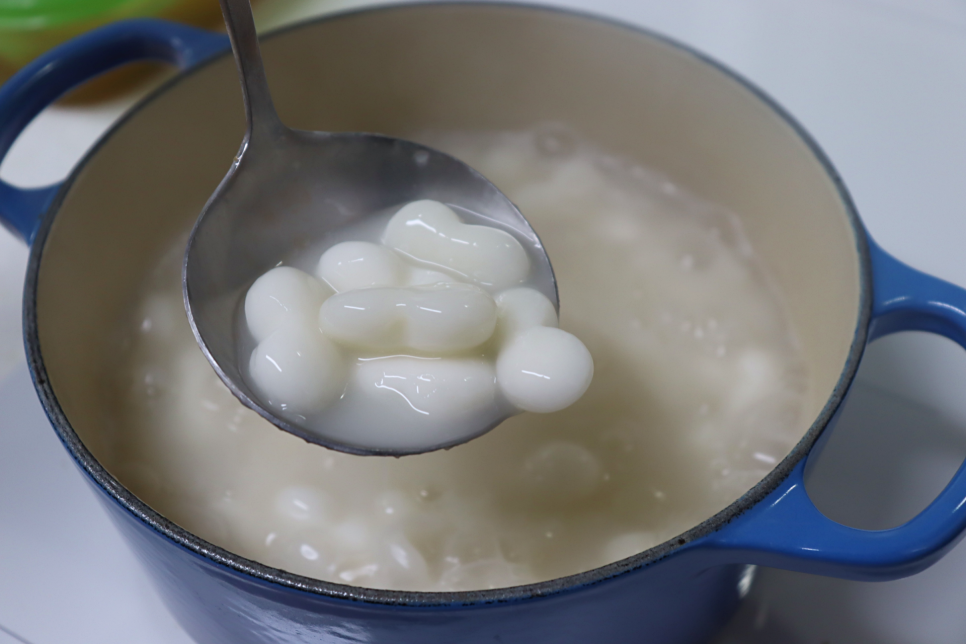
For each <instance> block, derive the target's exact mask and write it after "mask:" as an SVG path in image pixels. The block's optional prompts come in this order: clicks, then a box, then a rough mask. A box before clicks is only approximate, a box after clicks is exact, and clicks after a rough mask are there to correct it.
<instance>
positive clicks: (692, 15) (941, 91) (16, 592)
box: [0, 0, 966, 644]
mask: <svg viewBox="0 0 966 644" xmlns="http://www.w3.org/2000/svg"><path fill="white" fill-rule="evenodd" d="M212 1H213V0H212ZM285 1H290V2H294V3H295V4H299V5H304V6H303V7H302V8H300V9H298V10H299V11H303V12H307V11H310V10H312V9H307V8H306V7H308V2H309V0H265V4H264V5H263V9H262V17H263V20H264V21H265V22H266V23H267V22H278V20H279V19H280V18H279V15H280V14H281V13H284V12H280V11H279V7H280V6H281V4H282V3H283V2H285ZM360 3H361V1H360V0H341V1H339V0H335V2H334V3H330V5H329V6H331V5H332V4H343V5H345V4H360ZM547 4H558V5H563V6H569V7H576V8H582V9H587V10H592V11H596V12H598V13H601V14H604V15H609V16H613V17H616V18H620V19H623V20H626V21H629V22H632V23H636V24H640V25H644V26H647V27H650V28H652V29H654V30H657V31H659V32H663V33H665V34H668V35H670V36H672V37H674V38H677V39H679V40H681V41H683V42H685V43H688V44H691V45H693V46H695V47H697V48H698V49H700V50H703V51H704V52H706V53H708V54H710V55H712V56H714V57H716V58H717V59H719V60H721V61H723V62H724V63H726V64H727V65H729V66H731V67H732V68H733V69H735V70H737V71H738V72H740V73H741V74H743V75H744V76H746V77H747V78H749V79H751V80H752V81H753V82H754V83H756V84H758V85H759V86H760V87H762V88H763V89H764V90H765V91H766V92H768V93H769V94H771V95H772V96H773V97H775V98H776V99H777V100H778V101H779V102H780V103H782V104H783V105H784V106H785V107H786V108H787V109H788V110H789V111H790V112H791V113H792V114H793V115H795V117H796V118H798V119H799V121H800V122H801V123H802V124H803V125H804V126H805V127H806V128H807V129H808V130H809V131H810V132H811V133H812V134H813V135H814V137H815V138H816V139H817V140H818V142H819V144H820V145H821V146H822V147H823V148H824V149H825V151H826V152H827V153H828V154H829V156H830V157H831V159H832V161H833V163H834V164H835V165H836V167H837V168H838V170H839V171H840V173H841V174H842V176H843V177H844V179H845V182H846V184H847V185H848V186H849V188H850V190H851V192H852V195H853V197H854V199H855V201H856V203H857V205H858V208H859V211H860V213H861V214H862V217H863V219H864V221H865V222H866V224H867V226H868V228H869V230H870V232H871V233H872V235H873V236H874V237H875V238H876V239H877V240H878V241H879V242H880V243H881V244H882V245H883V246H884V247H885V248H887V249H888V250H890V251H891V252H892V253H894V254H895V255H897V256H898V257H899V258H901V259H903V260H905V261H907V262H909V263H911V264H913V265H914V266H916V267H918V268H921V269H923V270H926V271H929V272H931V273H934V274H936V275H939V276H941V277H943V278H945V279H948V280H950V281H953V282H956V283H958V284H963V285H966V261H964V258H963V253H962V245H963V242H964V241H966V213H964V209H966V181H964V180H963V179H962V178H961V177H962V176H963V175H964V173H966V1H964V0H673V1H671V0H596V2H591V1H590V0H556V1H555V2H552V3H549V2H548V3H547ZM134 99H135V97H134V96H133V95H132V96H125V97H122V98H120V99H117V100H115V101H112V102H110V103H101V104H98V105H93V106H71V107H55V108H51V109H49V110H47V111H46V112H45V113H44V114H42V115H41V116H40V117H39V118H38V119H37V120H36V121H35V122H34V123H33V124H32V125H31V126H30V128H28V131H27V132H26V133H25V134H24V135H23V136H22V137H21V138H20V140H18V142H17V144H16V145H15V147H14V149H13V150H12V152H11V154H10V155H9V157H8V159H7V160H6V161H5V163H4V164H3V166H2V167H0V176H2V177H3V178H4V179H6V180H8V181H12V182H14V183H17V184H19V185H25V186H28V185H29V186H36V185H43V184H45V183H48V182H50V181H54V180H57V179H60V178H62V177H63V176H64V175H66V173H67V172H68V170H69V169H70V167H71V166H72V165H73V164H74V163H75V162H76V160H77V159H78V158H79V156H80V155H81V154H82V153H83V152H84V150H86V149H87V148H88V147H89V146H90V145H91V144H92V143H93V142H94V141H95V140H96V139H97V137H98V136H99V135H100V133H101V132H102V131H103V130H104V128H106V127H107V126H108V125H109V124H110V123H111V122H112V121H113V119H115V118H116V117H117V116H118V115H119V114H121V113H122V112H123V110H124V109H126V107H127V106H128V105H129V104H130V103H131V102H132V101H133V100H134ZM25 262H26V251H25V250H24V249H23V248H22V247H20V246H19V245H18V243H16V242H15V241H14V240H13V239H12V238H11V237H9V236H8V235H6V234H5V232H4V231H3V230H2V229H0V644H15V643H22V642H28V643H29V644H55V643H62V642H71V644H87V643H90V644H115V643H116V644H130V643H131V642H138V643H140V644H154V643H158V644H160V643H162V642H163V643H165V644H188V643H189V642H190V640H189V638H188V637H187V636H186V635H185V634H184V633H183V632H182V631H181V630H180V628H179V627H178V625H177V624H176V623H175V622H174V621H173V619H172V618H171V617H170V616H169V615H168V614H167V612H166V611H165V609H164V607H163V606H162V605H161V603H160V601H159V599H158V598H157V596H156V595H155V593H154V591H153V590H152V588H151V586H150V584H149V582H148V581H147V579H146V577H145V575H144V574H143V572H142V571H141V569H140V568H139V566H138V564H137V562H136V561H135V560H134V558H133V556H132V555H131V553H130V552H129V551H128V549H127V547H126V546H125V545H124V544H123V542H122V541H121V540H120V538H119V537H118V535H117V534H116V533H115V531H114V529H113V528H112V526H111V525H110V524H109V523H108V521H107V517H106V516H105V515H104V513H103V510H101V508H100V507H99V505H97V503H96V501H95V500H94V497H93V494H92V492H91V491H89V489H88V487H87V485H86V484H85V483H84V481H83V480H82V478H81V475H80V473H79V472H78V470H77V468H76V467H75V466H74V465H73V464H72V462H71V461H70V459H69V457H68V456H67V454H66V452H65V450H64V449H63V448H62V447H61V445H60V444H59V442H58V440H57V438H56V437H55V435H54V433H53V431H52V430H51V429H50V428H49V425H48V423H47V421H46V418H45V416H44V414H43V411H42V410H41V408H40V405H39V403H38V402H37V399H36V396H35V395H34V392H33V387H32V385H31V383H30V378H29V376H28V374H27V370H26V367H25V365H24V361H23V349H22V346H21V344H20V338H19V332H20V322H19V298H20V290H21V284H22V279H23V277H22V276H23V269H24V265H25ZM963 383H966V360H964V356H963V355H962V354H961V352H960V351H959V350H957V349H956V348H955V347H954V346H953V345H952V344H951V343H949V342H948V341H945V340H940V339H937V338H933V337H929V336H923V335H919V334H907V335H904V336H897V337H894V338H889V339H886V340H883V341H881V342H879V343H877V344H875V345H873V347H872V348H871V349H870V351H869V353H868V356H867V359H866V361H865V363H864V364H863V366H862V369H861V372H860V374H859V380H858V383H857V385H856V389H855V394H854V396H853V399H852V400H851V401H850V404H849V408H848V411H847V413H846V417H845V418H844V419H843V422H842V423H841V424H840V426H839V427H838V429H837V432H836V436H835V439H834V440H833V441H832V443H831V444H830V446H829V448H828V449H827V451H826V452H825V454H823V457H822V460H821V463H820V465H819V468H818V469H817V471H816V473H815V476H814V477H813V478H812V479H811V480H810V481H809V484H808V489H809V492H810V494H811V495H812V496H813V497H814V498H815V499H816V503H817V504H818V505H819V506H820V508H822V509H823V511H825V512H826V513H827V514H828V515H829V516H831V517H832V518H836V519H838V520H841V521H843V522H846V523H849V524H851V525H855V526H857V527H864V528H884V527H889V526H893V525H897V524H899V523H901V522H902V521H904V520H906V519H908V518H910V517H911V516H913V515H914V514H915V513H916V512H917V511H918V510H919V509H921V508H923V507H924V506H925V505H926V504H927V503H928V501H929V500H930V499H931V498H932V496H934V495H935V494H936V493H937V492H938V491H939V490H940V489H941V488H942V486H943V485H945V483H946V482H947V481H948V480H949V478H950V476H951V475H952V473H953V471H955V469H956V468H957V467H958V465H959V463H960V462H961V461H962V460H963V458H964V457H966V396H964V395H962V394H961V393H960V390H961V389H962V388H963V387H964V385H963ZM964 588H966V547H963V546H961V547H958V548H956V549H954V550H953V551H952V552H951V553H950V554H949V555H948V556H947V557H946V558H945V559H943V560H942V561H940V562H939V563H938V564H936V565H935V566H933V567H932V568H930V569H929V570H927V571H926V572H924V573H922V574H920V575H917V576H915V577H912V578H909V579H904V580H900V581H895V582H887V583H876V584H866V583H856V582H845V581H840V580H833V579H826V578H820V577H814V576H810V575H802V574H796V573H788V572H782V571H776V570H762V571H760V572H759V575H758V579H757V581H756V583H755V586H754V587H753V589H752V591H751V594H750V595H749V597H748V598H747V600H746V602H745V604H744V605H743V607H742V608H741V610H740V611H739V613H738V615H737V616H736V617H735V619H734V620H733V621H732V623H731V624H730V625H729V626H728V627H727V628H726V629H725V631H724V632H723V633H721V635H720V636H719V637H718V638H717V639H715V640H714V644H738V643H748V644H766V643H768V644H838V643H850V644H864V643H866V642H868V643H873V642H874V643H877V644H900V643H909V642H915V643H916V644H962V643H963V642H966V610H964V606H963V603H964V600H963V598H964V597H966V592H964ZM645 634H646V629H643V628H642V641H645V640H646V637H645ZM551 644H552V643H551Z"/></svg>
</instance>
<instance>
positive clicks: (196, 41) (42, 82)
mask: <svg viewBox="0 0 966 644" xmlns="http://www.w3.org/2000/svg"><path fill="white" fill-rule="evenodd" d="M227 45H228V43H227V42H226V40H225V37H224V36H221V35H218V34H214V33H211V32H208V31H203V30H201V29H195V28H193V27H188V26H185V25H179V24H177V23H174V22H168V21H166V20H153V19H139V20H125V21H121V22H116V23H113V24H109V25H106V26H104V27H101V28H99V29H95V30H93V31H90V32H88V33H86V34H83V35H81V36H78V37H76V38H74V39H73V40H69V41H67V42H66V43H64V44H62V45H59V46H57V47H55V48H53V49H51V50H50V51H48V52H46V53H45V54H43V55H41V56H40V57H38V58H37V59H36V60H34V61H33V62H31V63H28V64H27V65H26V66H24V67H23V68H22V69H21V70H20V71H18V72H17V73H16V74H14V75H13V76H12V77H11V78H10V80H8V81H7V82H6V83H5V84H4V85H3V87H0V161H2V160H3V157H5V156H6V155H7V152H9V151H10V147H11V146H12V145H13V143H14V141H16V140H17V137H19V136H20V133H21V132H22V131H23V130H24V128H26V127H27V125H28V124H29V123H30V122H31V121H32V120H33V119H34V117H35V116H37V115H38V114H39V113H40V112H41V111H43V109H44V108H46V107H47V106H48V105H50V104H51V103H53V102H54V101H56V100H57V99H58V98H60V97H61V96H63V95H64V94H66V93H67V92H69V91H70V90H71V89H73V88H74V87H77V86H78V85H81V84H83V83H85V82H87V81H89V80H91V79H92V78H94V77H96V76H99V75H100V74H102V73H104V72H106V71H108V70H111V69H114V68H115V67H119V66H121V65H124V64H126V63H130V62H134V61H137V60H161V61H165V62H168V63H171V64H173V65H176V66H177V67H180V68H181V69H187V68H188V67H191V66H193V65H196V64H198V63H199V62H201V61H203V60H205V59H207V58H209V57H211V56H212V55H214V54H217V53H221V52H222V51H224V50H225V48H226V47H227ZM60 185H61V184H59V183H58V184H54V185H51V186H44V187H43V188H18V187H17V186H13V185H11V184H9V183H7V182H5V181H0V224H2V225H3V226H5V227H6V228H8V229H10V231H11V232H13V233H14V234H16V235H17V236H18V237H20V238H22V239H23V240H24V241H26V242H27V243H28V244H29V243H31V242H32V241H33V237H34V234H35V233H36V230H37V227H38V225H39V223H40V219H41V216H42V215H43V214H44V213H45V212H46V211H47V208H48V207H49V206H50V204H51V202H52V201H53V199H54V196H55V195H56V194H57V191H58V190H59V189H60Z"/></svg>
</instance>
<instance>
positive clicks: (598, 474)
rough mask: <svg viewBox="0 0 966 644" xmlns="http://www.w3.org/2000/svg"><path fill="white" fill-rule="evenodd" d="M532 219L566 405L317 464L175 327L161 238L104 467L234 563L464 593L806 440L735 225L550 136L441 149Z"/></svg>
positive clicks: (569, 564) (651, 518)
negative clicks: (584, 387) (574, 392)
mask: <svg viewBox="0 0 966 644" xmlns="http://www.w3.org/2000/svg"><path fill="white" fill-rule="evenodd" d="M421 138H422V139H423V140H424V142H426V143H429V144H430V145H434V146H436V147H438V148H441V149H443V150H445V151H447V152H450V153H451V154H454V155H455V156H458V157H459V158H461V159H463V160H465V161H466V162H468V163H469V164H470V165H471V166H473V167H475V168H477V169H478V170H480V171H481V172H482V173H483V174H484V175H486V176H487V177H488V178H490V179H491V180H493V181H494V182H495V183H496V184H497V186H498V187H500V188H501V189H502V190H503V191H504V192H506V193H507V194H508V195H509V196H510V198H511V199H512V200H513V201H514V202H515V203H516V204H517V205H518V206H519V207H520V210H521V211H522V212H523V213H524V214H525V215H526V217H527V218H528V219H529V220H530V222H531V223H532V224H533V226H534V228H535V229H536V230H537V232H538V233H539V234H540V236H541V238H542V241H543V243H544V244H545V246H546V247H547V249H548V252H549V254H550V258H551V261H552V262H553V266H554V269H555V272H556V276H557V280H558V284H559V291H560V302H561V307H560V314H561V318H560V326H561V328H563V329H565V330H567V331H569V332H571V333H573V334H575V335H576V336H577V337H579V338H580V339H581V340H582V341H583V342H584V343H585V344H586V345H587V347H588V348H589V349H590V352H591V354H592V356H593V359H594V363H595V372H594V379H593V382H592V384H591V385H590V388H589V389H588V391H587V393H586V394H585V395H584V396H583V398H582V399H580V400H579V401H578V402H576V403H575V404H574V405H573V406H571V407H570V408H568V409H566V410H564V411H561V412H557V413H552V414H529V413H525V414H523V415H520V416H517V417H514V418H511V419H510V420H508V421H507V422H505V423H504V424H503V425H501V426H500V427H498V428H496V429H495V430H493V431H492V432H490V433H489V434H486V435H484V436H482V437H481V438H478V439H476V440H473V441H471V442H469V443H466V444H464V445H460V446H458V447H455V448H453V449H450V450H446V451H441V452H434V453H430V454H424V455H420V456H408V457H404V458H401V459H391V458H378V457H358V456H350V455H346V454H342V453H337V452H332V451H328V450H326V449H323V448H321V447H317V446H312V445H308V444H306V443H304V442H303V441H301V440H300V439H298V438H295V437H294V436H292V435H289V434H286V433H284V432H281V431H279V430H277V429H275V428H274V427H272V426H271V425H269V424H268V423H266V422H265V421H264V420H262V419H261V418H260V417H258V416H257V415H256V414H255V413H254V412H251V411H249V410H247V409H246V408H244V407H242V405H241V404H240V403H239V402H238V401H236V400H235V399H234V398H233V396H232V395H231V394H230V393H229V392H228V390H227V389H226V388H225V387H224V385H223V384H222V383H221V381H220V380H219V379H218V377H217V376H216V375H215V373H214V372H213V371H212V370H211V368H210V367H209V365H208V363H207V362H206V360H205V358H204V357H203V356H202V354H201V352H200V350H199V349H198V347H197V345H196V343H195V340H194V337H193V336H192V334H191V330H190V328H189V326H188V323H187V320H186V318H185V313H184V308H183V304H182V299H181V285H180V267H181V259H182V255H183V252H184V244H185V242H186V239H187V231H185V234H184V236H182V237H180V238H178V239H177V240H172V242H171V245H170V249H169V251H168V252H167V254H166V255H165V256H164V258H163V259H161V261H160V262H159V264H158V266H157V268H156V269H155V270H154V271H153V272H152V273H151V274H150V275H148V276H147V277H146V278H145V281H144V284H143V288H142V289H141V292H140V295H139V299H138V301H137V302H133V303H132V308H131V315H130V317H129V318H128V319H127V320H125V321H124V330H123V332H121V333H119V334H117V343H118V344H117V351H118V353H119V354H120V355H121V356H122V364H123V367H122V368H121V369H120V370H119V377H118V380H117V398H118V399H119V401H120V404H119V406H118V409H119V414H120V416H119V418H118V419H117V420H118V421H119V422H118V427H121V428H123V431H119V432H117V437H116V448H115V449H114V450H112V454H110V455H108V457H107V458H106V459H105V462H106V466H107V467H108V469H109V470H110V471H111V472H112V473H114V474H115V475H116V476H117V477H118V478H119V479H120V480H121V482H122V483H124V484H125V485H126V486H127V487H129V488H130V489H131V490H132V491H133V492H134V493H135V494H137V495H138V496H139V497H140V498H141V499H143V500H144V501H145V502H147V503H148V504H149V505H151V506H152V507H153V508H155V509H156V510H157V511H159V512H160V513H162V514H163V515H165V516H167V517H169V518H170V519H172V520H173V521H175V522H176V523H178V524H179V525H181V526H183V527H185V528H186V529H188V530H190V531H192V532H194V533H196V534H198V535H199V536H201V537H203V538H204V539H207V540H209V541H211V542H212V543H215V544H217V545H219V546H222V547H224V548H226V549H228V550H230V551H232V552H236V553H238V554H240V555H243V556H245V557H248V558H251V559H254V560H256V561H259V562H262V563H264V564H267V565H270V566H274V567H277V568H281V569H284V570H288V571H290V572H294V573H299V574H302V575H306V576H309V577H314V578H317V579H324V580H330V581H334V582H339V583H348V584H354V585H359V586H366V587H371V588H390V589H400V590H437V591H445V590H469V589H484V588H495V587H504V586H513V585H518V584H524V583H531V582H537V581H541V580H546V579H550V578H554V577H558V576H561V575H567V574H573V573H577V572H581V571H584V570H588V569H591V568H594V567H596V566H599V565H602V564H605V563H608V562H612V561H615V560H618V559H621V558H624V557H626V556H629V555H631V554H634V553H636V552H639V551H642V550H644V549H647V548H649V547H652V546H655V545H657V544H659V543H661V542H663V541H665V540H667V539H669V538H672V537H674V536H675V535H677V534H680V533H681V532H683V531H685V530H687V529H688V528H690V527H692V526H694V525H695V524H697V523H699V522H701V521H703V520H705V519H707V518H708V517H710V516H711V515H713V514H714V513H716V512H718V511H719V510H721V509H723V508H724V507H726V506H727V505H728V504H729V503H731V502H733V501H734V500H736V499H737V498H738V497H739V496H741V494H743V493H744V492H745V491H747V490H748V488H750V487H751V486H753V485H754V484H755V483H756V482H758V481H759V480H760V479H761V478H762V477H764V476H765V475H766V474H767V473H768V471H769V470H771V469H772V468H773V467H774V466H775V465H776V464H777V463H778V461H780V460H781V459H782V458H783V457H784V456H785V455H786V454H787V453H788V452H789V451H790V450H791V448H792V447H793V445H794V444H795V443H796V442H797V441H798V439H799V438H800V436H801V435H802V433H803V432H804V425H805V423H804V420H805V419H803V418H801V416H802V413H801V410H802V406H803V402H804V399H805V396H806V394H807V391H806V386H807V385H806V378H805V372H804V363H803V360H802V357H801V355H800V350H799V348H798V345H797V343H796V341H795V338H794V333H793V330H792V329H791V328H790V323H789V320H788V316H787V315H786V313H785V307H784V305H783V303H782V301H781V298H780V295H779V293H778V292H777V290H776V289H775V288H774V287H773V286H772V284H771V282H770V280H769V279H768V277H767V275H766V274H765V273H764V272H763V270H762V269H761V267H760V265H759V263H758V261H757V260H756V258H755V256H754V254H753V253H752V251H751V249H750V247H749V245H748V242H747V241H746V239H745V237H744V236H743V234H742V232H741V226H740V224H739V221H738V220H737V218H736V217H735V216H734V215H732V214H730V213H728V212H727V211H725V210H723V209H721V208H718V207H716V206H714V205H711V204H708V203H706V202H704V201H702V200H701V199H700V198H698V197H696V196H694V195H690V194H688V193H687V192H686V191H685V190H684V189H683V188H681V187H680V186H676V185H674V184H672V183H670V182H669V181H668V180H666V179H665V178H663V177H662V176H660V175H659V174H656V173H654V172H652V171H649V170H647V169H644V168H641V167H639V166H636V165H633V164H630V163H628V162H626V161H624V160H621V159H617V158H614V157H611V156H608V155H605V154H602V153H601V152H599V151H597V150H595V149H594V148H593V147H591V146H590V145H589V144H587V143H584V142H581V141H580V140H579V139H578V138H577V137H575V136H574V135H573V134H572V133H570V132H567V131H566V130H563V129H562V128H557V127H541V128H537V129H535V130H533V131H526V132H504V133H492V132H490V133H457V134H445V133H444V134H431V135H424V136H422V137H421Z"/></svg>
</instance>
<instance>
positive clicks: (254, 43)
mask: <svg viewBox="0 0 966 644" xmlns="http://www.w3.org/2000/svg"><path fill="white" fill-rule="evenodd" d="M219 2H220V3H221V12H222V14H223V15H224V16H225V26H226V27H227V28H228V37H229V38H230V39H231V48H232V51H233V52H234V53H235V63H236V64H237V65H238V76H239V78H240V79H241V86H242V96H243V97H244V99H245V117H246V118H247V119H248V133H247V135H246V137H245V143H243V144H242V153H244V151H245V150H246V149H247V146H248V145H251V144H252V143H255V144H256V145H263V144H258V143H257V142H258V141H264V142H265V143H264V144H265V145H267V144H271V142H272V141H274V140H277V138H278V137H279V136H280V135H281V134H282V133H283V132H284V131H285V126H284V125H282V122H281V120H280V119H279V118H278V113H277V112H276V111H275V104H274V103H273V102H272V94H271V92H270V91H269V89H268V77H266V76H265V66H264V64H262V53H261V50H260V49H259V47H258V34H257V33H256V31H255V18H254V17H253V16H252V6H251V3H250V2H249V0H219Z"/></svg>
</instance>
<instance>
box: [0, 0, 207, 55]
mask: <svg viewBox="0 0 966 644" xmlns="http://www.w3.org/2000/svg"><path fill="white" fill-rule="evenodd" d="M220 15H221V13H220V9H219V6H218V2H217V0H0V65H2V66H3V67H6V68H7V69H9V70H13V69H16V68H18V67H21V66H22V65H24V64H26V63H28V62H30V61H31V60H33V59H34V58H36V57H37V56H39V55H40V54H42V53H43V52H45V51H46V50H48V49H50V48H51V47H54V46H56V45H58V44H60V43H62V42H64V41H65V40H68V39H70V38H73V37H74V36H76V35H78V34H81V33H83V32H85V31H89V30H91V29H94V28H95V27H99V26H101V25H104V24H107V23H109V22H113V21H115V20H122V19H125V18H147V17H155V18H169V19H172V20H179V21H182V22H189V23H192V24H197V25H199V26H204V27H210V26H212V25H213V24H217V21H218V20H219V19H220Z"/></svg>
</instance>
